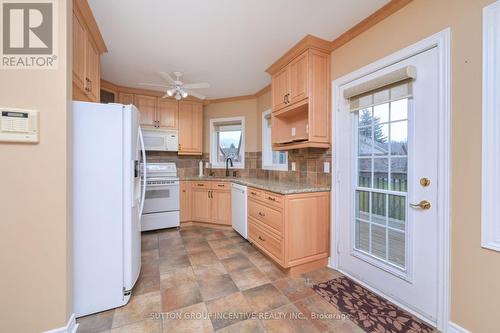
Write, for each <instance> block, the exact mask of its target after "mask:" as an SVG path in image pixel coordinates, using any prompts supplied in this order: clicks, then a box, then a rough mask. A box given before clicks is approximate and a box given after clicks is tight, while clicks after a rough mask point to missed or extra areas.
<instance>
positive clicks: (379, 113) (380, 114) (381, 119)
mask: <svg viewBox="0 0 500 333" xmlns="http://www.w3.org/2000/svg"><path fill="white" fill-rule="evenodd" d="M373 119H374V121H375V122H376V123H387V122H388V121H389V104H388V103H385V104H381V105H377V106H374V107H373Z"/></svg>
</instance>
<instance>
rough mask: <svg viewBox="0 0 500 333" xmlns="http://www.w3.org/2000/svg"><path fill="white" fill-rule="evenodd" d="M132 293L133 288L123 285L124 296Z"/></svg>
mask: <svg viewBox="0 0 500 333" xmlns="http://www.w3.org/2000/svg"><path fill="white" fill-rule="evenodd" d="M130 294H132V290H131V289H130V290H126V289H125V287H123V296H129V295H130Z"/></svg>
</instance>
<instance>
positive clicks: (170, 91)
mask: <svg viewBox="0 0 500 333" xmlns="http://www.w3.org/2000/svg"><path fill="white" fill-rule="evenodd" d="M174 93H175V89H168V90H167V95H168V96H170V97H172V96H174Z"/></svg>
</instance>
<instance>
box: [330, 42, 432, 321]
mask: <svg viewBox="0 0 500 333" xmlns="http://www.w3.org/2000/svg"><path fill="white" fill-rule="evenodd" d="M409 65H413V66H415V67H416V69H417V78H416V79H415V80H414V82H413V84H412V85H413V97H411V98H403V99H400V100H396V101H392V102H389V103H384V104H381V105H375V106H373V107H370V108H367V109H363V110H360V111H358V112H349V101H347V100H344V101H343V102H342V107H341V109H340V111H339V112H338V114H337V116H336V121H337V122H338V123H337V124H336V128H337V129H339V133H337V135H336V137H337V142H336V144H335V147H336V163H337V165H336V167H337V190H336V193H337V207H339V209H338V211H337V214H336V216H337V220H336V221H335V223H339V231H340V234H339V237H338V241H339V243H338V248H337V252H338V266H339V269H340V270H341V271H343V272H345V273H346V274H348V275H350V276H352V277H354V278H356V279H358V280H359V281H361V282H363V283H364V284H366V285H367V286H368V287H371V288H372V289H374V290H375V291H378V292H380V293H382V294H383V295H385V296H387V297H389V298H391V299H393V300H394V301H396V302H398V303H400V305H403V306H404V307H406V308H408V309H409V310H412V311H413V312H414V313H417V314H419V315H420V316H421V317H422V318H425V319H427V321H429V322H431V323H436V322H437V314H438V309H437V307H438V306H437V300H438V285H437V284H438V269H437V263H438V244H437V240H438V223H439V221H438V219H437V209H436V207H437V206H438V204H439V203H438V202H437V197H438V196H437V194H438V192H437V188H438V183H439V182H438V179H437V175H438V164H437V161H438V159H437V156H438V155H437V154H438V150H437V147H438V107H439V105H438V81H437V80H438V65H439V64H438V52H437V49H436V48H433V49H430V50H428V51H425V52H422V53H420V54H418V55H415V56H413V57H411V58H408V59H406V60H404V61H401V62H399V63H397V64H394V65H391V66H389V67H386V68H384V69H381V70H379V71H377V72H375V73H372V74H369V75H367V76H366V77H363V78H360V79H357V80H356V81H353V82H350V83H348V84H346V85H345V86H343V87H341V89H340V90H341V95H342V91H343V90H344V89H346V88H348V87H352V86H354V85H358V84H360V83H362V82H364V81H368V80H371V79H373V78H376V77H377V76H381V75H384V74H386V73H389V72H392V71H394V70H396V69H399V68H401V67H404V66H409ZM428 182H430V183H429V184H428ZM425 201H427V202H429V203H430V207H428V206H426V204H425ZM420 202H422V205H420V206H419V203H420Z"/></svg>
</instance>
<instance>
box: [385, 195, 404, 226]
mask: <svg viewBox="0 0 500 333" xmlns="http://www.w3.org/2000/svg"><path fill="white" fill-rule="evenodd" d="M405 221H406V198H405V197H403V196H399V195H389V227H391V228H396V229H399V230H402V231H404V230H405Z"/></svg>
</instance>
